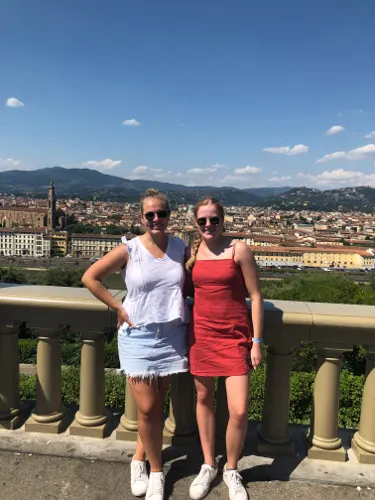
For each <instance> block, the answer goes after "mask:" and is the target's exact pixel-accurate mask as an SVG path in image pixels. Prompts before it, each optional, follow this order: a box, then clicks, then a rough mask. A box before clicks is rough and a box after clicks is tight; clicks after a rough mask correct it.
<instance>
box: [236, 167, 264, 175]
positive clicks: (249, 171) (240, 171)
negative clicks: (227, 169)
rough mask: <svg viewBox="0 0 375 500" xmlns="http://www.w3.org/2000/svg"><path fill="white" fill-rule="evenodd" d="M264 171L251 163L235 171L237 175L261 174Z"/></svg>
mask: <svg viewBox="0 0 375 500" xmlns="http://www.w3.org/2000/svg"><path fill="white" fill-rule="evenodd" d="M261 171H262V169H261V168H259V167H253V166H251V165H246V167H243V168H236V169H235V171H234V174H235V175H254V174H259V173H260V172H261Z"/></svg>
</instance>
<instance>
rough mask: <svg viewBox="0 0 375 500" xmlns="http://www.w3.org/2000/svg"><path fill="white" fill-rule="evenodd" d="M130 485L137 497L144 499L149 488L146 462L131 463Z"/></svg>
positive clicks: (135, 461)
mask: <svg viewBox="0 0 375 500" xmlns="http://www.w3.org/2000/svg"><path fill="white" fill-rule="evenodd" d="M130 484H131V490H132V493H133V495H134V496H135V497H143V496H144V495H145V494H146V491H147V487H148V475H147V469H146V462H142V461H141V460H134V458H133V460H132V461H131V462H130Z"/></svg>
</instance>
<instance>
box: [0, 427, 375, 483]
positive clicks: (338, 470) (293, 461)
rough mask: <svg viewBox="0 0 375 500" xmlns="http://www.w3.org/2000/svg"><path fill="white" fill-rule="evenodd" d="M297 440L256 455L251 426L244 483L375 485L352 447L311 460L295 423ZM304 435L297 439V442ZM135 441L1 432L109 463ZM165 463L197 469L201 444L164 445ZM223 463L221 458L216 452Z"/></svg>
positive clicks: (49, 451)
mask: <svg viewBox="0 0 375 500" xmlns="http://www.w3.org/2000/svg"><path fill="white" fill-rule="evenodd" d="M292 434H293V444H294V445H295V449H296V455H295V456H294V457H290V456H282V457H277V456H276V457H274V458H267V457H263V456H257V455H256V454H255V448H256V446H257V442H256V427H255V426H250V430H249V435H248V441H247V448H246V450H245V453H244V456H243V457H242V459H241V461H240V468H241V469H242V471H243V477H244V478H245V480H246V481H271V480H279V481H288V480H300V481H309V482H319V483H323V484H336V485H349V486H361V487H371V488H373V487H375V467H374V466H373V465H363V464H359V463H358V460H357V459H356V457H355V455H354V453H353V451H352V450H349V451H348V461H347V462H345V463H340V462H331V461H325V460H319V459H315V460H310V459H309V458H307V457H306V455H305V453H304V443H303V440H302V439H301V428H300V427H297V426H295V427H293V428H292ZM298 436H299V437H300V439H299V441H296V439H298ZM134 449H135V443H134V442H129V441H117V440H116V432H115V431H113V432H112V434H111V435H110V436H109V437H108V438H107V439H94V438H88V437H86V438H85V437H77V436H69V435H68V432H67V431H66V432H64V433H62V434H60V435H52V434H51V435H49V436H48V435H46V434H39V433H32V432H26V431H25V430H24V427H22V428H21V429H18V430H16V431H8V430H4V431H0V450H5V451H12V452H18V453H33V454H39V455H50V456H60V457H69V458H84V459H88V460H101V461H110V462H122V463H128V462H130V460H131V459H132V457H133V455H134ZM163 454H164V462H165V467H166V469H167V470H168V469H169V468H171V467H173V468H174V469H181V470H182V471H184V472H189V471H191V473H192V474H193V473H195V472H196V471H197V470H198V469H199V466H200V464H201V463H202V457H201V452H200V447H199V445H198V444H191V446H185V447H182V446H180V447H174V446H165V447H164V451H163ZM218 459H219V462H220V464H221V465H223V457H220V456H218Z"/></svg>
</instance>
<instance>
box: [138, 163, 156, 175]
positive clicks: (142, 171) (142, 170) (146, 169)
mask: <svg viewBox="0 0 375 500" xmlns="http://www.w3.org/2000/svg"><path fill="white" fill-rule="evenodd" d="M162 171H163V170H162V169H161V168H150V167H148V166H147V165H138V167H135V168H134V169H133V170H132V174H137V175H139V174H141V175H143V174H148V173H150V172H162Z"/></svg>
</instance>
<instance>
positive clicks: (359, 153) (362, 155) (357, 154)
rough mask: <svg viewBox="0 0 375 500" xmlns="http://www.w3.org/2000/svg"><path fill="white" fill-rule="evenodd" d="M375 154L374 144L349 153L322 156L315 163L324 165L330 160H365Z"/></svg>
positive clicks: (337, 152)
mask: <svg viewBox="0 0 375 500" xmlns="http://www.w3.org/2000/svg"><path fill="white" fill-rule="evenodd" d="M374 154H375V144H367V145H366V146H362V147H361V148H356V149H351V150H350V151H336V152H335V153H331V154H328V155H324V156H323V158H320V159H319V160H317V161H316V162H315V163H324V162H326V161H331V160H352V161H356V160H365V159H367V158H369V157H370V156H371V155H374Z"/></svg>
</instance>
